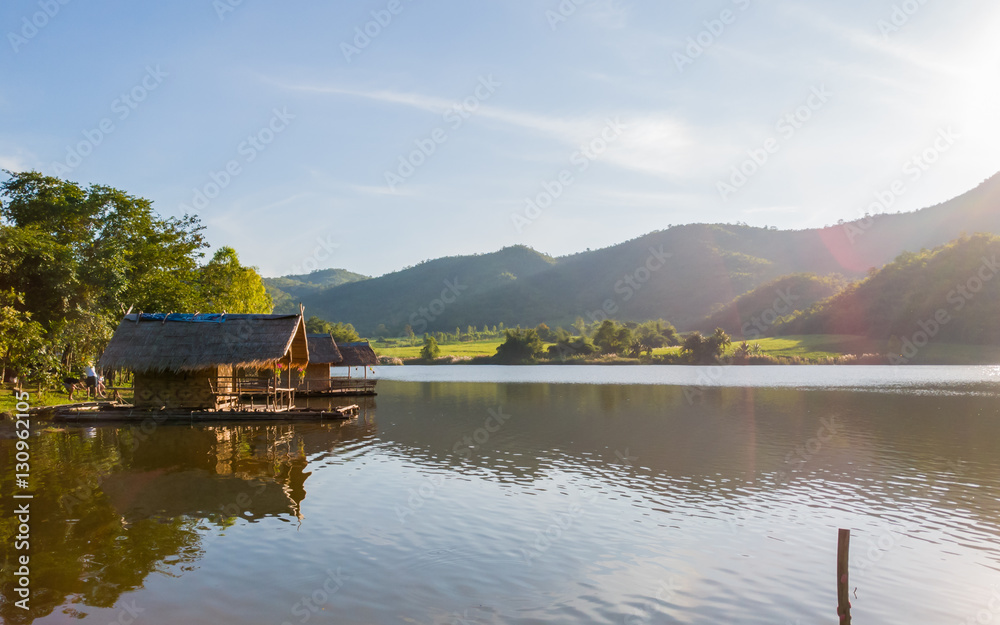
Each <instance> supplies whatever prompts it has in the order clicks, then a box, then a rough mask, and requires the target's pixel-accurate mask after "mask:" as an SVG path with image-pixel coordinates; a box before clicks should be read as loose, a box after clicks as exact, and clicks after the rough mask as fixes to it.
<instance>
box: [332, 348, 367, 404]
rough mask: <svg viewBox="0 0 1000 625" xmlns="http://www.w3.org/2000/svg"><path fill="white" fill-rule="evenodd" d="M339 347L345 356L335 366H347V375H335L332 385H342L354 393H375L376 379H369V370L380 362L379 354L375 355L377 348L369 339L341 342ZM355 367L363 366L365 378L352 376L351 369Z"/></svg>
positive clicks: (335, 386)
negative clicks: (374, 347)
mask: <svg viewBox="0 0 1000 625" xmlns="http://www.w3.org/2000/svg"><path fill="white" fill-rule="evenodd" d="M337 348H338V349H339V350H340V354H341V355H342V356H343V357H344V358H343V360H341V361H340V362H339V363H337V364H336V365H335V366H336V367H337V368H339V367H346V368H347V375H346V376H333V378H332V386H333V387H334V388H337V387H340V388H344V389H347V391H348V392H351V393H353V394H361V395H373V394H374V393H375V382H376V380H374V379H372V380H370V379H368V371H369V368H370V367H374V366H375V365H377V364H378V356H376V355H375V350H373V349H372V346H371V344H370V343H368V341H358V342H354V343H339V344H338V345H337ZM355 367H361V368H362V369H363V373H364V377H363V378H353V379H352V377H351V369H353V368H355Z"/></svg>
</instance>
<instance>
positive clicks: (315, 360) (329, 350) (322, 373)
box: [298, 334, 344, 393]
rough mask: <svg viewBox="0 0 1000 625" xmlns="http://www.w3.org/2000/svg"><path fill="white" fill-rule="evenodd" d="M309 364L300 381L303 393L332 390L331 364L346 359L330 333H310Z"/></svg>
mask: <svg viewBox="0 0 1000 625" xmlns="http://www.w3.org/2000/svg"><path fill="white" fill-rule="evenodd" d="M306 338H307V339H308V340H309V366H308V367H306V372H305V376H304V377H303V378H302V380H301V381H300V382H299V385H298V390H299V392H301V393H326V392H329V391H330V366H331V365H336V364H339V363H340V362H342V361H343V360H344V357H343V355H341V353H340V350H339V349H337V342H336V341H334V340H333V337H332V336H330V335H329V334H308V335H306Z"/></svg>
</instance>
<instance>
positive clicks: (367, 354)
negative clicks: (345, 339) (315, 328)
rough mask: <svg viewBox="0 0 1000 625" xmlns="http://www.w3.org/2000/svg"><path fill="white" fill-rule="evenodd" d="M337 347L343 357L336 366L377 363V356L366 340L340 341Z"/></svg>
mask: <svg viewBox="0 0 1000 625" xmlns="http://www.w3.org/2000/svg"><path fill="white" fill-rule="evenodd" d="M337 348H338V349H340V353H341V355H342V356H343V357H344V359H343V360H342V361H340V362H339V363H337V366H338V367H374V366H375V365H377V364H378V356H376V355H375V350H373V349H372V346H371V344H370V343H369V342H368V341H359V342H356V343H340V344H338V345H337Z"/></svg>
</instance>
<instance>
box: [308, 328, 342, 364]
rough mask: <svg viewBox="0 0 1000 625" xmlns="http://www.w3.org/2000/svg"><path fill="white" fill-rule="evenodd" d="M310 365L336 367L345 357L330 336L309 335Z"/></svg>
mask: <svg viewBox="0 0 1000 625" xmlns="http://www.w3.org/2000/svg"><path fill="white" fill-rule="evenodd" d="M307 336H308V338H309V364H311V365H335V364H337V363H339V362H340V361H341V360H343V359H344V357H343V356H342V355H341V354H340V350H339V349H337V343H336V342H334V340H333V337H332V336H330V335H329V334H309V335H307Z"/></svg>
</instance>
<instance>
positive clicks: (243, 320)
mask: <svg viewBox="0 0 1000 625" xmlns="http://www.w3.org/2000/svg"><path fill="white" fill-rule="evenodd" d="M308 363H309V346H308V341H307V339H306V330H305V322H304V321H303V317H302V315H301V314H299V315H227V314H221V315H218V314H213V315H188V314H168V315H164V314H142V313H140V314H129V315H126V316H125V317H124V318H123V319H122V321H121V323H120V324H119V325H118V329H117V330H116V331H115V334H114V336H113V337H112V339H111V342H110V343H109V344H108V347H107V348H106V349H105V350H104V354H103V355H102V356H101V358H100V361H99V363H98V365H99V366H100V367H102V368H111V369H128V370H131V371H132V372H133V374H134V376H135V378H134V390H135V400H134V405H135V407H136V408H140V409H185V410H187V409H190V410H222V409H226V408H231V407H232V406H233V405H234V404H239V403H240V402H241V400H242V398H244V397H246V396H248V395H251V396H252V395H253V394H264V395H265V396H266V398H267V404H266V406H267V407H270V408H273V409H274V410H276V411H277V410H283V409H288V408H291V407H292V405H293V401H294V389H293V384H292V375H293V374H292V371H291V370H292V369H293V368H303V367H305V366H307V365H308ZM262 371H263V372H267V375H266V376H262V375H260V373H259V372H262Z"/></svg>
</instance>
